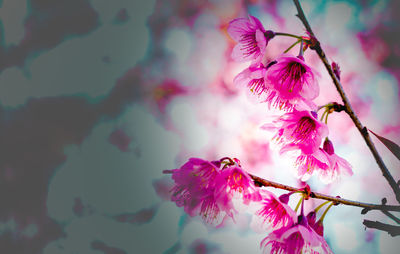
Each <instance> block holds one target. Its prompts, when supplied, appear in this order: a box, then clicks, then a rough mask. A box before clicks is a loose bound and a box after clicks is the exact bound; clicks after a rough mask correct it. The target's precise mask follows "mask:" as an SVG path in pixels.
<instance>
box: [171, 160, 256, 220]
mask: <svg viewBox="0 0 400 254" xmlns="http://www.w3.org/2000/svg"><path fill="white" fill-rule="evenodd" d="M229 160H230V162H229V163H221V162H220V161H213V162H210V161H205V160H202V159H197V158H191V159H189V161H188V162H187V163H185V164H184V165H183V166H182V167H181V168H179V169H175V170H172V171H170V172H171V173H172V179H173V180H174V181H175V186H174V187H173V188H172V190H171V191H172V196H171V200H172V201H174V202H176V205H177V206H178V207H184V210H185V212H186V213H188V214H189V215H190V216H195V215H200V216H201V217H202V218H203V220H204V221H205V222H206V223H210V224H217V225H218V224H220V223H221V222H222V221H223V219H224V218H225V217H227V216H229V217H232V218H233V216H234V215H235V214H236V213H237V212H238V211H237V203H241V204H244V205H249V204H250V202H252V201H259V200H260V199H261V196H260V194H259V193H258V189H257V188H256V187H255V186H254V182H253V180H252V179H251V178H250V176H249V175H248V174H247V173H246V172H245V171H243V169H242V168H241V167H240V164H239V161H238V160H231V159H229ZM222 165H224V166H223V168H222V169H221V166H222ZM235 201H237V203H235Z"/></svg>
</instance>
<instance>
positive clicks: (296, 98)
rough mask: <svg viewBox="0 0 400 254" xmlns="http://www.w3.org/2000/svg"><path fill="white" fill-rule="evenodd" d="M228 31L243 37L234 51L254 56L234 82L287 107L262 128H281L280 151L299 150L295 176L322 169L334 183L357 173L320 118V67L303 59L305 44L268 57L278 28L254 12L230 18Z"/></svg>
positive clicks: (262, 98) (324, 179) (241, 57)
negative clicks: (316, 68) (317, 101)
mask: <svg viewBox="0 0 400 254" xmlns="http://www.w3.org/2000/svg"><path fill="white" fill-rule="evenodd" d="M228 33H229V34H230V36H231V37H232V38H233V39H234V40H236V41H237V42H238V44H237V45H236V46H235V48H234V50H233V53H232V57H233V58H234V59H235V60H238V61H251V64H250V66H249V67H248V68H246V69H245V70H244V71H242V72H241V73H239V74H238V75H237V76H236V77H235V79H234V83H235V84H236V85H237V86H239V87H245V88H247V91H249V92H250V93H251V94H253V95H255V96H256V97H257V98H259V100H260V101H261V102H266V103H267V104H268V105H269V107H271V106H272V107H275V108H278V109H281V110H283V111H286V113H285V114H284V115H282V116H281V117H279V118H278V119H277V120H276V121H274V122H273V123H271V124H265V125H264V126H263V128H264V129H267V130H274V131H276V134H275V137H274V139H275V141H277V143H278V144H280V145H281V146H282V147H281V153H286V152H289V151H293V152H295V153H296V155H297V158H296V160H295V165H296V168H297V171H296V176H297V177H298V178H300V179H301V180H302V181H306V180H308V179H309V178H310V177H311V176H312V174H313V173H314V172H317V173H318V175H319V178H320V179H321V181H322V182H324V183H331V182H332V181H334V180H335V179H336V178H337V177H338V176H340V175H342V174H347V175H352V169H351V166H350V164H349V163H348V162H347V161H346V160H344V159H343V158H341V157H339V156H338V155H336V154H335V153H334V149H333V145H332V142H331V141H330V140H329V139H328V138H327V136H328V127H327V125H326V123H323V122H321V121H319V120H318V114H317V113H316V112H315V110H316V109H317V107H316V105H315V103H314V102H313V100H314V99H315V98H316V97H317V96H318V95H319V85H318V83H317V80H316V74H315V71H314V70H313V69H312V68H311V67H310V66H309V65H308V64H307V63H306V62H305V60H304V57H303V50H304V47H303V45H302V44H301V46H300V53H299V55H297V56H294V55H290V54H283V55H281V56H279V57H278V58H277V59H276V60H274V61H271V62H270V63H266V62H265V61H264V59H265V57H264V55H265V48H266V46H267V44H268V42H269V40H271V39H272V38H274V37H275V36H276V35H277V33H275V32H273V31H271V30H268V31H266V30H265V28H264V27H263V26H262V24H261V22H260V21H259V20H258V19H257V18H255V17H252V16H250V17H249V19H245V18H238V19H235V20H233V21H231V22H230V24H229V27H228ZM303 40H305V41H306V42H308V43H312V41H311V40H310V39H309V38H308V37H304V38H303V37H302V38H301V41H303ZM306 45H308V44H306ZM336 69H337V70H338V68H336ZM337 73H338V74H337V75H339V72H337ZM323 108H325V109H326V111H325V113H324V114H326V115H327V114H329V113H330V112H329V110H330V108H327V107H323ZM324 139H325V142H324V144H323V147H322V148H320V146H321V144H322V141H323V140H324Z"/></svg>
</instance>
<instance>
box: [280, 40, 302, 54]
mask: <svg viewBox="0 0 400 254" xmlns="http://www.w3.org/2000/svg"><path fill="white" fill-rule="evenodd" d="M300 41H301V40H300V39H299V40H297V41H296V42H295V43H293V44H292V45H290V47H289V48H287V49H286V50H285V51H283V53H287V52H289V50H291V49H292V48H293V47H294V46H296V45H297V44H299V42H300Z"/></svg>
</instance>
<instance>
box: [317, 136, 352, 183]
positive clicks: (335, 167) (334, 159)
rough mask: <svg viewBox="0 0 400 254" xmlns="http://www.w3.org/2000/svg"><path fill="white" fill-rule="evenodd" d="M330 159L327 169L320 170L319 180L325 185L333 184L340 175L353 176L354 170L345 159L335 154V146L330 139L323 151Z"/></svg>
mask: <svg viewBox="0 0 400 254" xmlns="http://www.w3.org/2000/svg"><path fill="white" fill-rule="evenodd" d="M321 150H322V151H323V152H324V153H325V155H326V157H327V158H328V163H327V164H328V165H327V167H323V168H320V169H319V170H318V173H319V178H320V180H321V181H322V182H324V183H331V182H333V181H334V180H336V179H337V178H338V177H339V176H340V175H348V176H351V175H353V170H352V167H351V165H350V163H348V162H347V161H346V160H345V159H343V158H341V157H339V156H338V155H336V154H335V150H334V148H333V144H332V142H331V141H330V140H329V139H325V141H324V146H323V149H321Z"/></svg>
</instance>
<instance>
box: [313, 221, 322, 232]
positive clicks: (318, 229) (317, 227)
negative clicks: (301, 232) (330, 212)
mask: <svg viewBox="0 0 400 254" xmlns="http://www.w3.org/2000/svg"><path fill="white" fill-rule="evenodd" d="M312 228H313V229H314V231H315V232H316V233H317V234H318V235H320V236H324V225H323V224H322V221H321V220H318V221H317V222H316V223H315V224H314V225H313V226H312Z"/></svg>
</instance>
